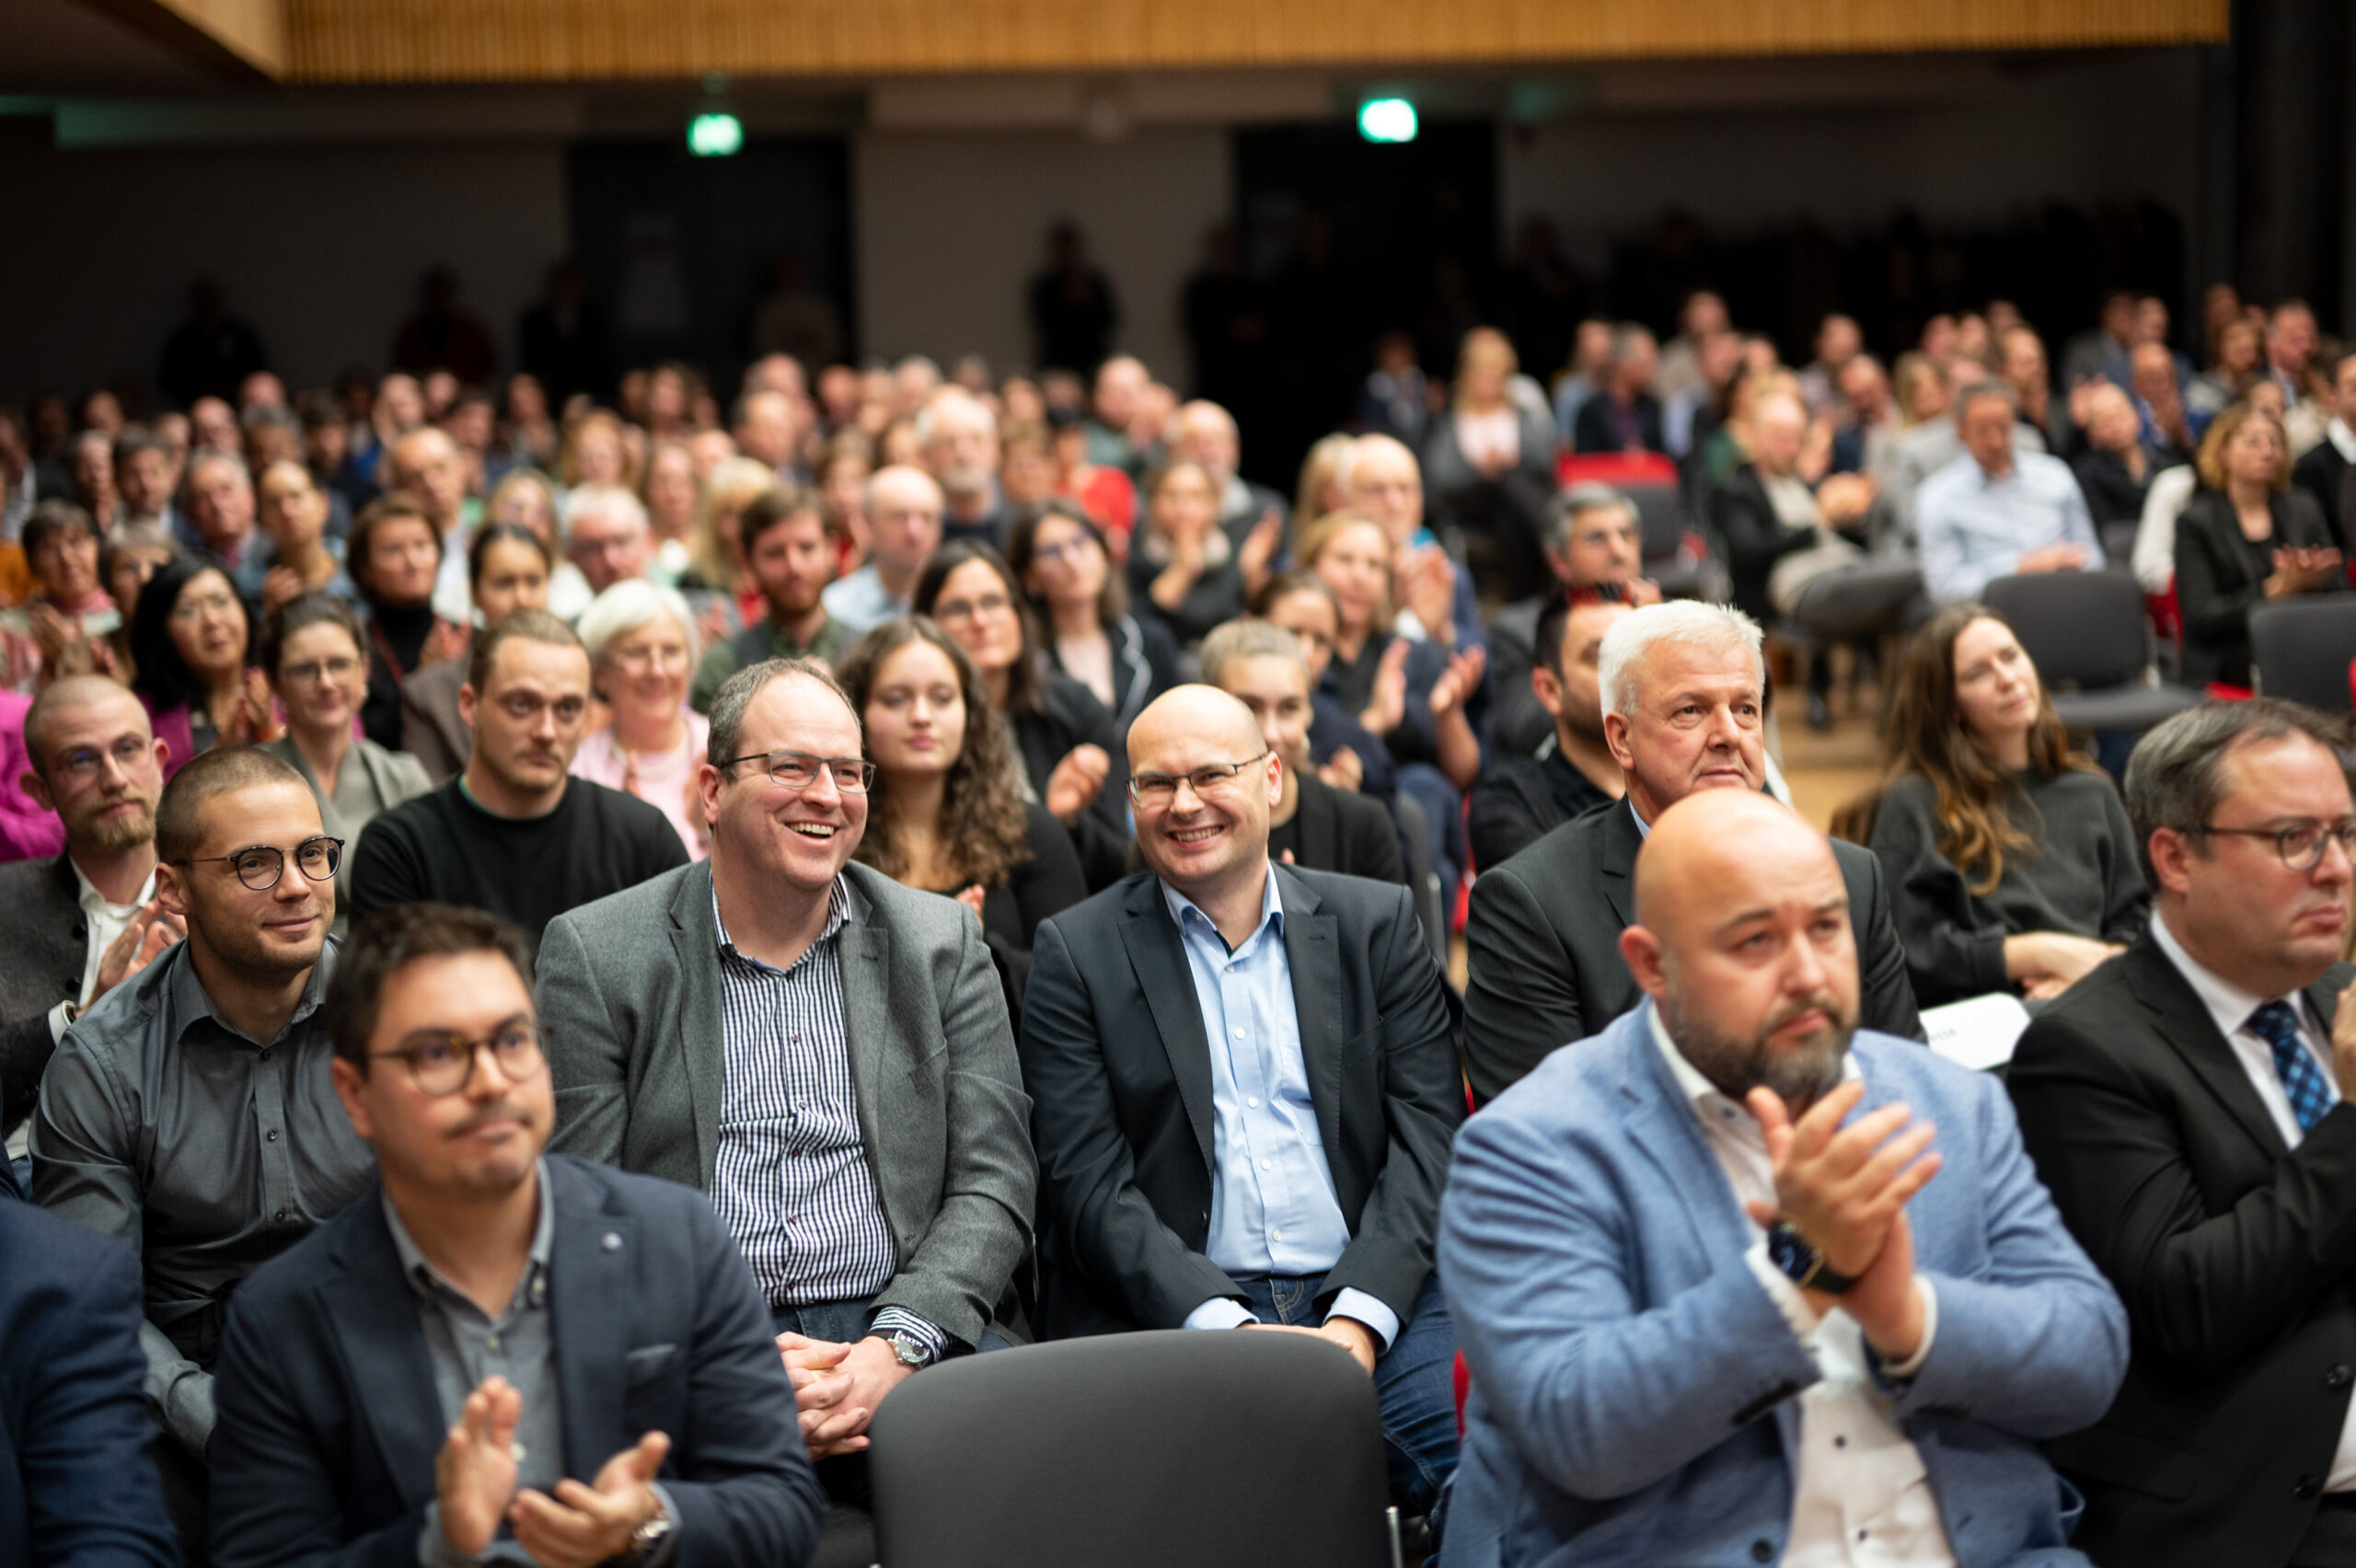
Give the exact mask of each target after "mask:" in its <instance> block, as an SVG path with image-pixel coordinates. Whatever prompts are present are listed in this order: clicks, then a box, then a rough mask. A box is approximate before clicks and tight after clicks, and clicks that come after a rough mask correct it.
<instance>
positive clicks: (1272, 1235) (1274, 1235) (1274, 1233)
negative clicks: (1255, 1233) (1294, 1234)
mask: <svg viewBox="0 0 2356 1568" xmlns="http://www.w3.org/2000/svg"><path fill="white" fill-rule="evenodd" d="M1268 1239H1269V1240H1271V1241H1281V1240H1283V1239H1285V1233H1284V1232H1283V1231H1281V1230H1271V1231H1269V1232H1268Z"/></svg>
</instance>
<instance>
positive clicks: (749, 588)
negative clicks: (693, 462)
mask: <svg viewBox="0 0 2356 1568" xmlns="http://www.w3.org/2000/svg"><path fill="white" fill-rule="evenodd" d="M776 488H777V470H776V469H775V468H772V467H769V466H768V464H767V463H763V462H760V461H758V460H757V459H755V458H751V457H731V458H729V459H728V460H727V461H726V462H724V463H722V464H721V465H720V467H717V468H714V469H713V470H712V471H711V478H709V479H706V480H705V481H704V486H703V494H702V496H701V498H700V499H699V501H698V502H697V503H696V516H695V523H694V525H693V526H691V527H690V528H689V529H688V531H687V575H686V576H684V577H682V578H681V579H680V580H679V587H680V588H681V589H682V590H683V591H685V592H687V593H690V594H698V595H710V596H712V597H713V598H714V599H716V600H719V599H724V600H725V601H727V602H728V603H729V604H730V605H731V607H732V610H733V614H734V616H735V619H736V624H737V625H738V626H750V625H751V624H752V623H753V622H754V621H756V620H757V619H758V618H759V617H760V614H761V608H762V601H761V590H760V584H758V583H757V582H754V581H753V573H752V570H751V568H749V567H748V566H746V565H745V548H744V541H743V539H742V537H741V536H740V535H739V533H738V531H737V530H738V526H739V525H740V524H741V523H742V522H743V520H744V516H745V508H746V507H748V506H750V505H752V504H753V501H754V498H755V497H756V496H760V495H764V494H766V493H768V491H769V490H774V489H776Z"/></svg>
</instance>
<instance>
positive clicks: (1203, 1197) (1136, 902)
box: [1021, 865, 1464, 1338]
mask: <svg viewBox="0 0 2356 1568" xmlns="http://www.w3.org/2000/svg"><path fill="white" fill-rule="evenodd" d="M1270 874H1271V875H1273V876H1275V877H1276V886H1277V891H1278V897H1279V898H1280V899H1281V901H1282V903H1283V905H1284V910H1285V954H1286V957H1287V959H1288V961H1289V963H1290V965H1291V969H1292V988H1293V1001H1294V1005H1295V1008H1296V1009H1297V1011H1298V1016H1299V1028H1300V1043H1301V1054H1302V1055H1303V1056H1304V1057H1305V1058H1306V1062H1305V1066H1307V1069H1308V1076H1309V1083H1310V1097H1311V1101H1312V1102H1313V1103H1314V1105H1315V1107H1316V1112H1317V1130H1318V1133H1319V1135H1320V1136H1322V1138H1323V1140H1324V1145H1325V1159H1326V1163H1327V1165H1328V1167H1329V1168H1330V1169H1331V1170H1332V1172H1333V1177H1334V1195H1335V1197H1336V1198H1338V1199H1339V1200H1340V1204H1341V1209H1342V1217H1343V1219H1344V1220H1345V1221H1346V1222H1347V1224H1348V1226H1349V1229H1350V1243H1349V1245H1348V1246H1347V1247H1345V1248H1344V1249H1343V1251H1342V1256H1341V1258H1340V1260H1339V1261H1338V1262H1335V1263H1334V1267H1333V1269H1332V1270H1331V1271H1330V1272H1329V1273H1328V1274H1326V1275H1325V1283H1324V1286H1323V1288H1322V1290H1321V1292H1320V1293H1319V1297H1318V1300H1317V1303H1316V1308H1317V1310H1318V1311H1319V1312H1321V1313H1322V1311H1324V1309H1326V1307H1327V1306H1328V1305H1330V1303H1331V1302H1332V1300H1333V1297H1334V1295H1335V1294H1336V1293H1337V1292H1339V1291H1341V1290H1343V1289H1344V1288H1345V1287H1351V1286H1355V1287H1356V1288H1357V1289H1359V1290H1363V1291H1365V1292H1367V1293H1368V1294H1369V1295H1370V1296H1372V1297H1375V1299H1377V1300H1378V1301H1380V1302H1382V1303H1383V1304H1384V1305H1385V1306H1387V1307H1389V1308H1390V1309H1392V1311H1394V1312H1396V1313H1397V1314H1398V1315H1399V1320H1400V1322H1402V1323H1405V1322H1407V1321H1408V1320H1410V1319H1411V1318H1412V1317H1413V1316H1414V1311H1415V1297H1416V1293H1417V1292H1419V1291H1420V1290H1422V1289H1423V1286H1424V1280H1425V1278H1426V1276H1427V1275H1428V1274H1430V1273H1431V1267H1432V1242H1433V1238H1434V1234H1435V1231H1436V1230H1437V1228H1438V1219H1439V1193H1440V1183H1441V1180H1442V1178H1443V1177H1444V1175H1445V1174H1446V1172H1447V1169H1448V1155H1449V1140H1450V1139H1451V1137H1452V1136H1454V1134H1455V1131H1456V1127H1457V1124H1459V1123H1460V1122H1461V1121H1462V1120H1463V1119H1464V1090H1463V1088H1462V1086H1461V1082H1460V1080H1459V1079H1458V1077H1457V1071H1456V1053H1455V1051H1454V1049H1453V1048H1452V1046H1451V1043H1450V1032H1451V1030H1452V1028H1453V1026H1454V1023H1455V1016H1454V1015H1455V1011H1456V1004H1455V1002H1454V1000H1453V998H1452V997H1451V996H1450V994H1449V989H1448V986H1447V983H1446V982H1445V981H1444V980H1443V979H1442V978H1441V975H1440V971H1439V966H1438V963H1436V962H1434V960H1433V958H1432V954H1431V948H1430V946H1429V944H1428V943H1427V942H1426V940H1425V938H1424V930H1423V926H1422V924H1421V923H1420V922H1419V921H1418V920H1417V919H1416V918H1415V905H1414V903H1413V902H1412V901H1411V900H1410V898H1409V896H1408V894H1407V890H1406V889H1405V888H1403V887H1398V886H1393V885H1387V884H1384V883H1381V882H1368V881H1366V880H1364V879H1362V878H1358V877H1338V876H1332V875H1328V874H1327V873H1325V872H1322V871H1304V870H1297V869H1295V868H1293V867H1289V866H1281V865H1279V866H1273V867H1271V868H1270ZM1021 1049H1022V1075H1023V1079H1024V1082H1025V1085H1026V1087H1027V1088H1028V1089H1029V1090H1030V1093H1031V1097H1032V1101H1033V1106H1032V1127H1033V1132H1034V1141H1035V1142H1036V1144H1037V1146H1038V1150H1039V1173H1040V1178H1041V1180H1040V1184H1039V1231H1038V1236H1039V1264H1040V1275H1041V1281H1042V1284H1041V1289H1040V1326H1041V1329H1042V1331H1043V1332H1044V1333H1045V1335H1046V1336H1047V1337H1049V1338H1056V1337H1061V1336H1066V1335H1072V1334H1092V1333H1114V1332H1123V1331H1126V1330H1130V1329H1174V1328H1178V1327H1180V1326H1181V1325H1182V1324H1184V1321H1185V1320H1186V1315H1187V1314H1188V1313H1190V1312H1192V1311H1193V1310H1194V1309H1195V1308H1197V1307H1199V1306H1201V1305H1202V1304H1203V1303H1204V1302H1205V1301H1207V1300H1209V1299H1210V1298H1211V1297H1218V1296H1224V1297H1240V1296H1241V1295H1242V1291H1240V1290H1239V1289H1238V1288H1237V1286H1236V1284H1235V1282H1234V1281H1233V1280H1231V1279H1230V1278H1229V1277H1228V1276H1227V1274H1225V1273H1224V1272H1223V1271H1221V1270H1220V1268H1219V1266H1218V1264H1217V1263H1214V1262H1211V1261H1210V1259H1209V1258H1207V1257H1206V1256H1205V1255H1204V1253H1203V1248H1204V1247H1205V1246H1206V1245H1207V1244H1208V1240H1209V1236H1210V1217H1211V1135H1212V1126H1213V1124H1214V1122H1215V1119H1216V1113H1215V1112H1214V1110H1213V1108H1212V1104H1211V1058H1210V1046H1209V1044H1208V1043H1207V1040H1206V1038H1205V1036H1204V1033H1203V1016H1202V1010H1201V1008H1200V1006H1199V1005H1198V1004H1197V1002H1196V1000H1195V984H1194V980H1193V977H1192V975H1191V974H1189V972H1188V969H1187V964H1186V954H1185V951H1184V948H1183V947H1181V945H1180V942H1179V936H1178V927H1177V924H1176V923H1175V922H1174V921H1172V919H1171V917H1170V910H1169V908H1168V906H1167V905H1165V904H1164V903H1163V901H1162V893H1161V882H1160V880H1159V879H1158V878H1156V877H1154V876H1153V875H1152V874H1151V873H1145V874H1141V875H1138V876H1134V877H1130V878H1129V879H1127V880H1126V881H1125V882H1122V883H1121V884H1120V885H1119V886H1118V887H1114V888H1110V889H1107V890H1106V891H1105V892H1103V893H1101V894H1097V895H1096V896H1095V897H1094V898H1091V899H1090V900H1089V901H1088V902H1087V903H1085V904H1083V905H1080V906H1079V907H1078V908H1076V909H1072V910H1069V911H1068V912H1066V913H1065V914H1062V915H1058V916H1057V917H1055V918H1054V919H1051V920H1049V921H1047V922H1046V924H1045V925H1043V926H1041V927H1040V928H1039V941H1038V946H1037V948H1036V950H1035V951H1034V953H1033V955H1032V963H1031V989H1030V991H1029V993H1028V994H1027V996H1026V997H1025V998H1024V1006H1023V1012H1022V1044H1021Z"/></svg>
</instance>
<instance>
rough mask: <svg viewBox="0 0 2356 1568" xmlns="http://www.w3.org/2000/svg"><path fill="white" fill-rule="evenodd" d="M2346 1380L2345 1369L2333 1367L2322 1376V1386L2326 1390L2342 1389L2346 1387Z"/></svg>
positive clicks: (2346, 1369) (2346, 1373) (2346, 1371)
mask: <svg viewBox="0 0 2356 1568" xmlns="http://www.w3.org/2000/svg"><path fill="white" fill-rule="evenodd" d="M2348 1378H2349V1373H2348V1368H2347V1367H2345V1366H2334V1367H2333V1368H2332V1369H2331V1370H2330V1371H2328V1372H2327V1373H2325V1374H2324V1375H2323V1386H2324V1387H2325V1388H2327V1389H2344V1388H2346V1387H2347V1386H2348Z"/></svg>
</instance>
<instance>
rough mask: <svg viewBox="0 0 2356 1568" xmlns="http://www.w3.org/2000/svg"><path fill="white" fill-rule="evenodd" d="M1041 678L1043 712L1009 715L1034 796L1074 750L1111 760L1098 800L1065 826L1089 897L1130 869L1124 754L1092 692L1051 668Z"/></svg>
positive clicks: (1042, 794) (1107, 715) (1043, 793)
mask: <svg viewBox="0 0 2356 1568" xmlns="http://www.w3.org/2000/svg"><path fill="white" fill-rule="evenodd" d="M1045 676H1046V678H1045V682H1044V684H1042V686H1040V688H1039V695H1040V698H1041V699H1042V706H1041V710H1040V711H1039V712H1036V713H1017V714H1012V715H1010V719H1011V722H1012V724H1013V725H1014V744H1015V745H1016V747H1017V748H1018V749H1019V750H1020V751H1021V752H1022V766H1023V768H1024V770H1025V771H1026V772H1028V773H1029V774H1030V776H1031V789H1032V790H1033V792H1034V793H1035V794H1037V795H1038V796H1040V798H1042V799H1045V796H1046V790H1047V780H1048V778H1050V777H1052V776H1053V775H1054V773H1055V771H1056V764H1057V763H1059V762H1061V761H1062V760H1063V759H1064V756H1065V754H1067V753H1068V752H1069V751H1070V750H1071V749H1072V748H1073V747H1074V746H1077V745H1080V744H1088V745H1093V746H1102V747H1103V748H1104V753H1105V755H1107V756H1109V757H1111V758H1112V759H1113V766H1112V767H1110V768H1108V769H1106V770H1105V773H1104V787H1103V789H1101V790H1097V791H1096V799H1095V800H1093V801H1090V802H1089V805H1088V809H1087V810H1086V811H1083V812H1081V813H1080V816H1079V818H1078V819H1077V820H1076V821H1073V822H1069V823H1067V824H1065V825H1066V826H1067V827H1068V828H1069V829H1070V830H1071V845H1072V847H1073V848H1074V849H1077V850H1079V851H1080V870H1081V871H1082V872H1083V873H1084V874H1085V875H1086V876H1087V878H1088V887H1089V891H1090V892H1091V893H1093V892H1096V891H1098V890H1099V889H1103V888H1107V887H1110V886H1112V885H1113V884H1114V882H1119V881H1120V880H1121V876H1122V873H1123V872H1124V871H1125V870H1126V869H1127V866H1128V859H1129V758H1128V751H1127V748H1126V746H1124V745H1123V744H1121V736H1120V733H1119V731H1118V729H1117V728H1116V727H1115V726H1114V722H1113V716H1112V714H1110V713H1108V712H1106V711H1105V709H1104V705H1103V703H1101V702H1099V701H1097V700H1096V694H1095V693H1094V692H1092V691H1091V690H1089V689H1088V688H1087V687H1086V686H1082V685H1080V683H1079V682H1078V681H1076V680H1074V679H1072V678H1071V677H1070V676H1069V675H1068V674H1064V673H1063V672H1062V671H1061V670H1057V669H1055V668H1052V667H1050V668H1049V669H1048V670H1047V671H1046V672H1045Z"/></svg>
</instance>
